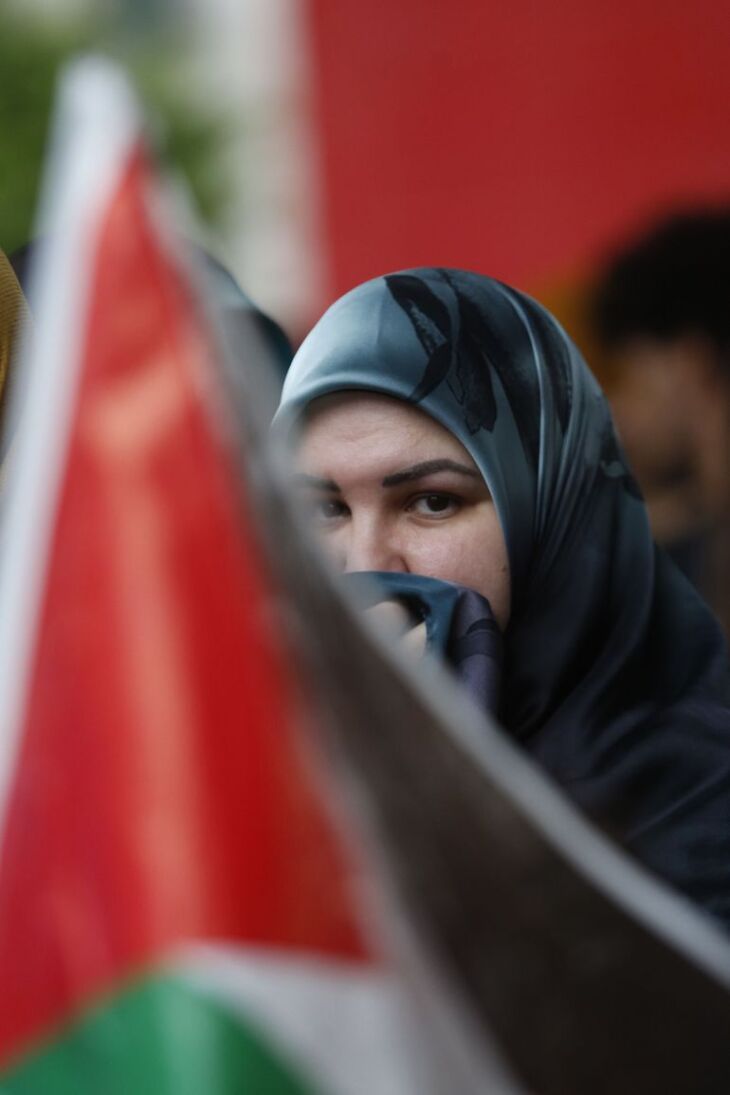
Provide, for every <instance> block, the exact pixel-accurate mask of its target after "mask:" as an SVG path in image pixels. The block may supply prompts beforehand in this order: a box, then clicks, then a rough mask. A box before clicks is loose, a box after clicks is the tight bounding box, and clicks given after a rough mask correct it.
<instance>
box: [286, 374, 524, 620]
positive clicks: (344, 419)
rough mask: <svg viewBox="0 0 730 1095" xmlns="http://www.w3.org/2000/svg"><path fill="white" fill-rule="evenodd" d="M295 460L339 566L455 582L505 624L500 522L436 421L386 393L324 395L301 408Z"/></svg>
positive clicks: (505, 567)
mask: <svg viewBox="0 0 730 1095" xmlns="http://www.w3.org/2000/svg"><path fill="white" fill-rule="evenodd" d="M296 466H297V475H296V484H297V488H298V490H299V491H300V492H301V494H302V496H303V498H304V501H305V504H306V507H307V510H308V513H309V514H310V516H311V521H312V524H313V526H314V529H315V531H316V532H317V534H318V535H319V536H320V538H321V540H322V543H323V544H324V547H325V549H326V551H327V552H328V553H329V554H330V555H331V557H332V558H333V559H334V561H335V563H336V564H337V565H338V566H339V567H341V568H342V569H343V570H345V571H359V570H384V571H396V572H399V571H402V572H405V573H409V574H423V575H426V576H427V577H430V578H442V579H445V580H447V581H452V582H458V583H459V584H460V585H464V586H468V587H469V588H471V589H475V590H477V592H479V593H481V594H483V595H484V596H485V597H486V598H487V600H488V601H489V603H490V605H491V608H492V612H493V613H494V615H495V617H496V619H497V622H498V623H499V625H500V627H502V628H503V629H504V627H505V626H506V624H507V621H508V619H509V613H510V575H509V562H508V558H507V548H506V545H505V540H504V535H503V533H502V526H501V525H500V522H499V518H498V516H497V511H496V509H495V506H494V502H493V501H492V497H491V495H490V493H489V490H488V489H487V486H486V484H485V482H484V480H483V479H482V477H481V474H480V473H479V471H478V470H477V467H476V465H475V464H474V461H473V460H472V458H471V456H470V455H469V453H468V452H467V451H466V449H465V448H464V446H463V445H462V444H461V442H459V441H458V440H457V439H456V438H455V437H454V436H453V434H451V433H449V432H448V430H446V429H444V427H443V426H441V425H439V423H438V422H436V421H435V420H434V419H432V418H429V416H428V415H426V414H424V413H423V412H422V411H420V410H418V409H417V408H416V407H413V406H411V405H410V404H408V403H404V402H401V401H400V400H397V399H392V398H390V397H388V396H384V395H376V394H370V393H366V392H347V393H343V394H337V395H331V396H325V397H323V398H321V399H318V400H317V401H316V402H315V403H313V404H312V406H311V408H310V409H309V411H308V414H307V419H306V423H305V427H304V431H303V437H302V440H301V444H300V447H299V450H298V453H297V459H296Z"/></svg>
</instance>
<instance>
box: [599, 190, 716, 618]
mask: <svg viewBox="0 0 730 1095" xmlns="http://www.w3.org/2000/svg"><path fill="white" fill-rule="evenodd" d="M592 318H593V324H594V328H595V331H596V334H597V336H598V338H599V340H600V341H601V343H602V344H603V346H604V347H605V348H606V350H607V352H608V354H609V356H610V360H611V364H612V367H613V368H614V369H615V370H616V387H615V391H614V393H613V399H612V402H613V407H614V414H615V417H616V421H617V424H618V427H619V430H620V432H621V435H622V438H623V441H624V444H625V447H626V450H627V453H628V456H629V459H630V461H631V463H632V465H633V467H634V471H635V473H636V476H637V478H638V480H639V483H640V485H641V487H642V490H643V491H644V494H645V496H646V502H647V506H648V508H649V514H650V517H651V522H652V528H653V530H654V535H655V537H656V539H657V540H658V542H659V543H661V544H662V545H663V546H664V547H665V548H666V549H667V550H668V551H669V553H670V555H671V556H672V557H673V558H674V560H675V562H677V563H678V565H679V566H680V567H681V568H682V569H683V570H684V572H685V573H686V574H687V576H688V577H689V578H690V579H691V581H693V582H694V583H695V585H696V586H697V587H698V588H699V589H700V591H701V592H702V593H703V595H704V596H705V597H706V599H707V600H708V602H709V603H710V605H711V606H712V608H713V609H714V611H715V612H716V613H717V615H718V616H719V618H720V620H721V622H722V624H723V626H724V628H725V632H726V634H728V635H730V567H729V566H728V563H729V562H730V206H723V207H717V208H706V209H696V210H687V211H684V212H679V213H676V214H674V215H672V216H670V217H668V218H666V219H664V220H662V221H661V222H660V223H658V224H657V225H655V226H654V227H653V228H652V229H651V230H650V231H648V232H647V233H646V234H645V235H643V236H641V237H639V238H636V239H635V240H633V241H632V242H631V243H630V244H628V245H627V246H626V247H625V248H624V249H623V250H621V251H620V252H619V253H618V254H617V255H616V256H615V257H614V258H613V260H612V262H611V263H610V264H609V265H608V266H607V268H606V270H605V271H604V273H603V276H602V278H601V280H600V281H599V283H598V285H597V289H596V293H595V297H594V300H593V305H592Z"/></svg>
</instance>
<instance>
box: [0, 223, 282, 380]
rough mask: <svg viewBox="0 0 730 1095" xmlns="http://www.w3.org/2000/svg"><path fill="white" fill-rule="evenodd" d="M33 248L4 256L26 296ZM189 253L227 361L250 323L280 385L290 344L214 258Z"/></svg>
mask: <svg viewBox="0 0 730 1095" xmlns="http://www.w3.org/2000/svg"><path fill="white" fill-rule="evenodd" d="M35 249H36V243H35V242H33V241H31V242H30V243H26V244H25V245H24V246H23V247H19V248H18V249H17V250H16V251H14V252H13V253H12V254H11V255H9V256H8V257H9V259H10V263H11V265H12V267H13V269H14V270H15V275H16V277H17V279H18V281H19V282H20V285H21V287H22V288H23V290H24V292H26V294H27V292H28V281H29V275H30V272H31V269H32V265H33V255H34V252H35ZM192 253H193V256H194V261H195V262H196V263H199V265H200V271H201V273H202V275H203V288H204V289H205V290H206V291H207V297H208V301H209V303H210V304H211V306H212V308H213V310H214V312H215V319H216V320H217V321H218V323H219V325H220V333H221V334H222V337H223V338H224V340H225V342H226V350H227V351H228V355H229V357H230V358H231V360H232V361H236V359H237V358H240V356H241V354H242V352H243V348H244V345H247V343H245V341H244V331H245V328H246V326H247V325H248V324H249V323H250V322H251V321H253V324H254V327H255V329H256V331H257V333H258V334H259V335H260V337H261V340H262V342H263V344H264V347H265V348H266V350H267V351H268V358H269V360H270V361H271V362H272V364H273V365H274V366H275V368H276V370H277V373H278V375H277V376H276V377H275V378H274V380H275V381H278V382H281V381H282V380H283V378H284V375H285V374H286V370H287V369H288V368H289V363H290V361H291V359H292V348H291V343H290V342H289V339H288V338H287V336H286V334H285V333H284V331H283V329H282V328H281V327H280V326H279V324H278V323H277V322H276V320H274V319H272V318H271V316H268V315H266V313H265V312H262V311H261V309H260V308H258V307H257V306H256V305H255V304H254V302H253V301H252V300H251V298H250V297H249V296H248V295H247V294H246V293H244V291H243V290H242V289H241V287H240V285H239V284H238V282H237V281H236V279H235V278H234V277H233V274H231V272H230V271H229V270H228V269H226V267H225V266H223V264H222V263H221V262H219V261H218V259H216V258H214V257H213V255H211V254H209V252H207V251H205V250H204V249H203V248H202V247H198V246H193V248H192ZM239 335H240V336H241V337H240V338H239Z"/></svg>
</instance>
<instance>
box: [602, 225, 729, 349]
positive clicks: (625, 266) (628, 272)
mask: <svg viewBox="0 0 730 1095" xmlns="http://www.w3.org/2000/svg"><path fill="white" fill-rule="evenodd" d="M592 319H593V324H594V327H595V331H596V334H597V336H598V338H599V339H600V340H601V341H602V342H603V343H604V344H605V345H606V346H607V347H609V348H611V347H614V346H616V345H617V344H619V343H621V342H623V341H625V340H626V339H628V338H631V337H632V336H636V335H639V336H640V335H647V336H650V337H653V338H658V339H663V340H670V339H673V338H677V337H679V336H681V335H685V334H702V335H705V337H707V338H709V339H710V340H711V341H712V342H713V343H714V344H715V346H716V347H717V349H718V351H719V352H720V354H725V352H726V351H727V350H728V349H730V207H718V208H715V209H698V210H692V211H689V210H688V211H686V212H681V213H676V214H674V215H672V216H671V217H668V218H666V219H664V220H662V221H660V222H659V223H658V224H657V225H655V226H654V228H652V229H651V230H650V231H649V232H648V233H647V234H645V235H644V236H642V237H640V238H639V239H637V240H635V241H634V242H632V243H631V244H630V245H628V246H627V247H625V249H623V250H621V251H620V252H618V254H616V255H615V257H614V259H613V261H612V262H611V263H610V264H609V265H608V267H607V268H606V270H605V271H604V274H603V277H602V278H601V280H600V282H599V284H598V286H597V288H596V291H595V294H594V298H593V303H592ZM729 364H730V362H729Z"/></svg>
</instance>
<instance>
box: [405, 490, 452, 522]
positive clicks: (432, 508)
mask: <svg viewBox="0 0 730 1095" xmlns="http://www.w3.org/2000/svg"><path fill="white" fill-rule="evenodd" d="M408 508H409V509H410V510H411V512H413V513H416V514H418V516H419V517H451V516H452V514H454V513H456V512H457V511H458V509H459V500H458V499H457V498H455V497H454V496H453V495H452V494H438V493H433V494H421V495H419V496H418V498H414V499H413V501H412V502H411V503H410V505H409V507H408Z"/></svg>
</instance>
